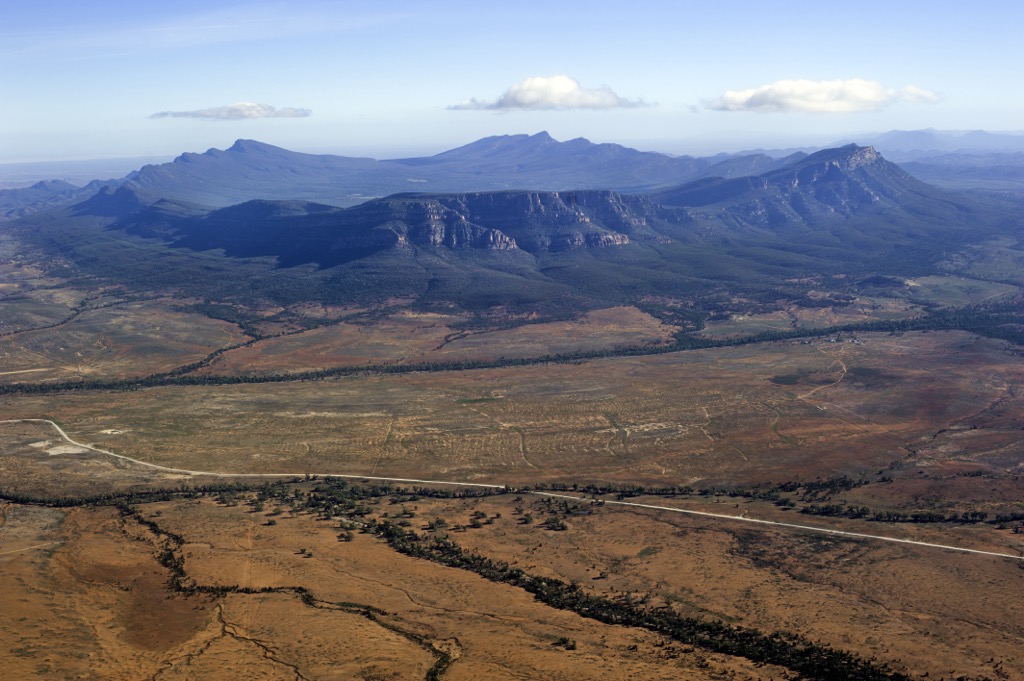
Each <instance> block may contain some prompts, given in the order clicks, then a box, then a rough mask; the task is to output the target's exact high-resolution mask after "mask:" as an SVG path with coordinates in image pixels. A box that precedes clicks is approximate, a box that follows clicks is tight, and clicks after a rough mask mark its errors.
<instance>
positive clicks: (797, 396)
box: [0, 332, 1024, 484]
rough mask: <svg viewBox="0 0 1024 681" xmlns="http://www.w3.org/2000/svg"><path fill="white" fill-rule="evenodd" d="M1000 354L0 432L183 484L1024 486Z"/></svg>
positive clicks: (877, 338)
mask: <svg viewBox="0 0 1024 681" xmlns="http://www.w3.org/2000/svg"><path fill="white" fill-rule="evenodd" d="M1003 346H1004V344H1003V343H1001V342H997V341H989V340H983V339H978V338H976V337H972V336H970V335H967V334H963V333H957V332H942V333H915V334H906V335H904V336H889V335H884V334H869V335H865V336H864V337H863V338H862V339H861V341H860V342H859V343H852V342H847V343H828V342H819V343H798V342H786V343H774V344H766V345H759V346H741V347H735V348H721V349H715V350H703V351H694V352H683V353H673V354H668V355H657V356H649V357H631V358H616V359H610V360H595V361H588V362H584V363H578V364H560V365H538V366H526V367H516V368H504V369H489V370H474V371H460V372H427V373H414V374H405V375H384V376H351V377H345V378H339V379H332V380H324V381H316V382H295V383H275V384H257V385H238V386H210V387H203V386H188V387H164V388H153V389H145V390H138V391H133V392H130V393H123V392H105V393H94V394H87V395H86V394H74V393H69V394H57V395H48V396H29V395H26V396H17V397H10V396H8V397H4V398H2V400H0V405H2V407H3V410H4V413H5V414H7V415H8V417H9V418H54V419H56V420H58V421H60V422H61V424H62V425H63V427H64V428H65V430H67V432H68V433H69V435H71V436H72V437H73V438H74V439H76V440H77V441H79V442H84V443H90V444H96V445H97V446H100V447H102V448H104V449H110V450H111V451H114V452H116V453H119V454H124V455H127V456H130V457H132V458H136V459H140V460H143V461H148V462H151V463H156V464H160V465H164V466H171V467H177V468H187V469H193V470H209V469H210V468H216V469H217V470H219V471H227V472H238V473H247V472H260V473H274V472H279V473H303V472H318V473H323V474H327V473H338V474H341V473H348V474H356V475H360V474H363V475H370V474H373V475H381V476H391V477H420V478H439V479H453V480H460V479H461V480H476V481H486V482H494V483H497V484H504V483H505V482H513V483H517V484H528V483H529V482H531V481H541V480H558V479H573V480H580V479H581V478H582V479H594V480H612V481H631V482H648V483H659V484H691V483H694V482H698V481H707V482H717V483H740V484H752V483H758V482H765V481H767V480H773V481H776V482H778V481H782V480H790V479H805V480H806V479H813V478H815V477H818V476H820V477H825V478H827V477H835V476H837V475H850V476H857V475H860V474H864V473H874V472H876V471H879V470H881V469H887V468H890V467H895V468H901V467H905V466H911V467H915V468H920V469H927V470H929V471H941V472H943V473H949V474H956V473H958V472H960V473H966V472H970V471H974V470H981V471H983V472H993V473H998V474H1011V473H1016V474H1019V473H1020V447H1021V442H1020V437H1021V435H1020V431H1019V424H1018V423H1015V422H1014V417H1015V415H1017V414H1019V413H1020V403H1019V399H1020V398H1019V396H1018V395H1017V393H1016V391H1015V389H1014V386H1015V385H1017V384H1019V383H1020V380H1021V373H1022V372H1024V368H1022V367H1021V366H1020V365H1019V363H1018V362H1016V360H1015V358H1013V357H1012V356H1011V355H1008V354H1007V353H1006V352H1005V351H1004V349H1003ZM986 419H987V421H986ZM986 423H987V426H986V427H985V428H983V429H982V430H981V432H977V431H978V430H979V428H981V426H982V425H984V424H986ZM971 426H975V428H974V429H973V431H971V430H970V429H971ZM962 430H968V431H970V432H968V433H960V431H962ZM939 431H942V432H939ZM951 438H952V440H951ZM936 467H937V468H936Z"/></svg>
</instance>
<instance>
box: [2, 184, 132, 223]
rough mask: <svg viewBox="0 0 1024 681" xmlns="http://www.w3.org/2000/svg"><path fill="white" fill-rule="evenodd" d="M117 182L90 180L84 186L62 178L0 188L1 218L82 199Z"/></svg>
mask: <svg viewBox="0 0 1024 681" xmlns="http://www.w3.org/2000/svg"><path fill="white" fill-rule="evenodd" d="M113 184H116V182H115V181H107V182H102V181H99V180H96V181H93V182H90V183H89V184H87V185H85V186H84V187H76V186H75V185H73V184H70V183H68V182H64V181H62V180H45V181H43V182H37V183H35V184H34V185H32V186H31V187H23V188H19V189H2V190H0V219H14V218H20V217H24V216H26V215H29V214H31V213H34V212H36V211H39V210H43V209H45V208H51V207H53V206H59V205H61V204H65V203H68V202H70V201H75V200H81V199H82V198H83V197H86V196H91V195H93V194H95V193H96V192H97V191H99V190H100V189H102V188H103V187H107V186H111V185H113Z"/></svg>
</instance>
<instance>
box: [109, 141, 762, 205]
mask: <svg viewBox="0 0 1024 681" xmlns="http://www.w3.org/2000/svg"><path fill="white" fill-rule="evenodd" d="M774 164H775V161H774V160H773V159H771V158H770V157H768V156H764V155H751V156H750V157H749V158H744V159H731V158H729V157H725V158H723V157H713V158H708V159H698V158H693V157H688V156H684V157H672V156H668V155H665V154H658V153H653V152H642V151H637V150H635V149H630V148H627V147H622V146H619V145H616V144H594V143H592V142H589V141H587V140H585V139H582V138H579V139H574V140H570V141H568V142H558V141H556V140H554V139H553V138H552V137H551V136H550V135H548V134H547V133H546V132H542V133H538V134H536V135H509V136H500V137H488V138H485V139H481V140H478V141H476V142H473V143H471V144H468V145H465V146H463V147H459V148H457V149H452V150H450V151H446V152H444V153H441V154H438V155H436V156H430V157H424V158H407V159H396V160H385V161H378V160H374V159H369V158H350V157H345V156H330V155H314V154H302V153H298V152H294V151H288V150H287V149H281V148H280V147H275V146H271V145H269V144H263V143H261V142H256V141H252V140H239V141H237V142H235V144H233V145H232V146H231V147H230V148H228V149H226V150H224V151H220V150H217V149H211V150H209V151H207V152H205V153H203V154H192V153H189V154H182V155H181V156H179V157H178V158H176V159H175V160H174V161H173V162H172V163H165V164H161V165H149V166H145V167H143V168H141V169H140V170H139V171H137V172H136V173H133V174H132V175H130V176H129V177H128V181H127V185H128V186H130V187H132V188H137V189H141V190H144V191H147V192H151V193H156V194H158V195H160V196H162V197H163V198H167V199H174V200H177V201H185V202H190V203H196V204H202V205H207V206H211V207H221V206H227V205H231V204H235V203H241V202H243V201H248V200H253V199H269V200H303V201H314V202H318V203H325V204H330V205H334V206H341V207H345V206H352V205H357V204H359V203H363V202H365V201H366V200H368V199H370V198H375V197H382V196H389V195H391V194H397V193H402V192H409V191H424V192H431V193H455V192H479V191H495V190H503V189H537V190H545V191H564V190H571V189H597V188H600V189H611V190H615V191H638V190H647V189H652V188H657V187H667V186H671V185H675V184H679V183H682V182H686V181H688V180H692V179H696V178H698V177H703V176H705V175H706V174H708V173H711V174H716V175H718V174H721V175H724V176H727V177H732V176H736V175H737V174H742V173H752V172H763V171H764V170H768V169H770V168H771V167H774Z"/></svg>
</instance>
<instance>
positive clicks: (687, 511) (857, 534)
mask: <svg viewBox="0 0 1024 681" xmlns="http://www.w3.org/2000/svg"><path fill="white" fill-rule="evenodd" d="M4 423H45V424H48V425H49V426H51V427H52V428H53V429H54V430H56V431H57V433H59V434H60V436H61V437H62V438H64V439H65V440H67V442H68V443H70V444H72V445H75V446H78V447H82V448H84V449H88V450H90V451H93V452H97V453H98V454H104V455H106V456H113V457H116V458H118V459H122V460H124V461H130V462H132V463H135V464H139V465H140V466H147V467H149V468H153V469H155V470H158V471H162V472H165V473H177V474H180V475H209V476H215V477H222V478H303V477H305V476H306V475H307V473H305V472H303V473H223V472H211V471H192V470H186V469H182V468H168V467H167V466H159V465H157V464H152V463H147V462H145V461H139V460H138V459H132V458H130V457H127V456H122V455H120V454H114V453H113V452H108V451H106V450H104V449H98V448H96V447H92V446H90V445H86V444H82V443H81V442H76V441H74V440H72V439H71V438H70V437H69V436H68V434H67V433H65V432H64V429H63V428H61V427H60V426H58V425H57V424H56V423H54V422H53V421H50V420H49V419H11V420H7V421H0V424H4ZM309 475H317V476H319V477H324V478H327V477H330V478H349V479H356V480H379V481H382V482H406V483H419V484H424V485H454V486H459V487H484V488H488V489H504V488H505V486H504V485H490V484H485V483H479V482H452V481H450V480H418V479H414V478H385V477H380V476H371V475H339V474H337V473H309ZM527 493H529V494H535V495H538V496H545V497H553V498H557V499H571V500H573V501H585V502H594V499H592V498H590V497H582V496H576V495H572V494H561V493H556V492H539V491H528V492H527ZM601 503H604V504H608V505H613V506H626V507H631V508H643V509H649V510H655V511H666V512H669V513H683V514H686V515H695V516H701V517H704V518H714V519H716V520H725V521H731V522H740V523H753V524H755V525H761V526H764V525H770V526H772V527H781V528H785V529H790V530H799V531H802V532H818V533H821V534H831V535H835V536H840V537H852V538H855V539H868V540H874V541H886V542H895V543H897V544H911V545H913V546H922V547H926V548H932V549H945V550H947V551H959V552H961V553H972V554H979V555H983V556H994V557H997V558H1010V559H1012V560H1018V561H1024V555H1014V554H1011V553H998V552H996V551H982V550H980V549H968V548H965V547H962V546H950V545H948V544H935V543H932V542H923V541H917V540H914V539H900V538H898V537H886V536H884V535H878V534H865V533H862V532H847V531H845V530H833V529H829V528H825V527H815V526H813V525H798V524H796V523H784V522H781V521H777V520H760V519H758V518H748V517H746V516H736V515H729V514H726V513H711V512H710V511H694V510H690V509H684V508H674V507H672V506H658V505H655V504H641V503H638V502H632V501H611V500H602V501H601ZM42 546H47V545H41V546H40V547H28V548H42ZM18 550H19V551H23V550H27V549H18ZM0 555H2V554H0Z"/></svg>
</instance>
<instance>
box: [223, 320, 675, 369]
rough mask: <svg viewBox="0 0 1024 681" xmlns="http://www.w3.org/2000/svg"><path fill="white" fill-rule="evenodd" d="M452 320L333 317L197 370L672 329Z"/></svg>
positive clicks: (601, 339) (617, 340) (495, 353)
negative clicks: (483, 326) (467, 325)
mask: <svg viewBox="0 0 1024 681" xmlns="http://www.w3.org/2000/svg"><path fill="white" fill-rule="evenodd" d="M462 321H464V320H463V319H460V318H458V317H453V316H447V315H440V314H428V313H413V312H400V313H396V314H392V315H389V316H387V317H385V318H384V319H378V320H375V321H374V322H373V323H372V324H370V323H365V322H364V323H351V322H344V321H342V322H339V323H337V324H332V325H330V326H326V327H321V328H317V329H312V330H309V331H304V332H302V333H298V334H293V335H287V336H282V337H278V338H269V339H267V340H264V341H260V342H259V343H254V344H252V345H249V346H246V347H242V348H238V349H234V350H230V351H228V352H225V353H223V354H222V355H221V356H220V357H219V358H218V360H217V362H216V363H214V364H213V365H211V366H210V367H209V368H208V369H206V370H205V372H204V373H216V374H259V373H271V372H273V373H280V372H290V371H311V370H315V369H322V368H326V367H335V366H351V365H363V364H380V363H384V362H390V363H396V364H403V363H404V364H408V363H421V362H453V361H466V360H494V359H497V358H498V357H507V358H513V357H516V358H518V357H539V356H543V355H550V354H558V353H568V352H575V351H584V352H586V351H596V350H604V349H610V348H615V347H618V346H626V345H628V346H637V345H663V344H666V343H667V342H669V341H670V340H671V339H672V333H673V332H674V331H676V329H675V328H673V327H670V326H666V325H664V324H661V323H660V322H659V321H658V320H657V319H654V318H653V317H651V316H650V315H647V314H644V313H643V312H641V311H639V310H637V309H636V308H631V307H617V308H609V309H605V310H596V311H594V312H591V313H589V314H586V315H583V316H582V317H580V318H579V319H578V320H572V321H565V322H547V323H538V324H527V325H525V326H517V327H514V328H508V329H490V330H472V331H460V330H458V329H457V328H455V327H456V325H457V324H458V323H460V322H462Z"/></svg>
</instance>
